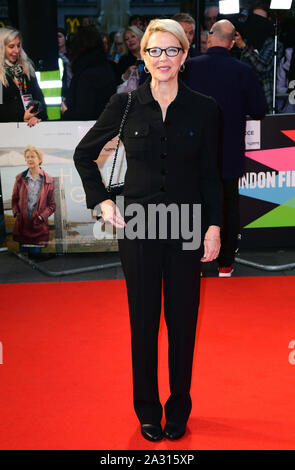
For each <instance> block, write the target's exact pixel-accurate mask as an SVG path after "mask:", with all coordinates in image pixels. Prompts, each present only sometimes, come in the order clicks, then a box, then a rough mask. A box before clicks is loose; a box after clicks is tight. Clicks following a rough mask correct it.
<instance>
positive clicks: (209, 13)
mask: <svg viewBox="0 0 295 470" xmlns="http://www.w3.org/2000/svg"><path fill="white" fill-rule="evenodd" d="M218 13H219V8H218V7H217V6H211V7H208V8H206V9H205V11H204V26H205V29H206V30H207V31H210V29H211V28H212V26H213V25H214V23H216V21H217V17H218Z"/></svg>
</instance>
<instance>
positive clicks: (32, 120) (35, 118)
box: [27, 116, 41, 127]
mask: <svg viewBox="0 0 295 470" xmlns="http://www.w3.org/2000/svg"><path fill="white" fill-rule="evenodd" d="M38 122H41V119H38V118H37V117H36V116H34V117H32V118H31V119H29V120H28V121H27V123H28V126H29V127H33V126H35V125H36V124H37V123H38Z"/></svg>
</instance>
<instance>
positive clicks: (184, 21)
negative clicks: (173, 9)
mask: <svg viewBox="0 0 295 470" xmlns="http://www.w3.org/2000/svg"><path fill="white" fill-rule="evenodd" d="M172 19H173V20H174V21H177V23H179V24H180V25H181V26H182V27H183V29H184V32H185V34H186V37H187V39H188V42H189V45H190V48H189V52H188V56H187V57H188V59H189V58H190V57H195V56H196V55H199V52H198V51H196V49H195V47H194V39H195V29H196V22H195V20H194V18H193V17H192V16H191V15H189V14H188V13H176V15H174V16H173V18H172Z"/></svg>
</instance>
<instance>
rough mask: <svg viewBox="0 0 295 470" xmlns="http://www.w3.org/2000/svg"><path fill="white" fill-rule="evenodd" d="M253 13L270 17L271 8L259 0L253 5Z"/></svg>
mask: <svg viewBox="0 0 295 470" xmlns="http://www.w3.org/2000/svg"><path fill="white" fill-rule="evenodd" d="M252 13H254V15H260V16H263V17H264V18H268V19H270V9H269V8H268V6H267V4H266V3H264V2H257V3H255V4H254V5H253V6H252Z"/></svg>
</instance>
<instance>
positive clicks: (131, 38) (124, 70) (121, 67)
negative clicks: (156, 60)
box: [118, 26, 143, 81]
mask: <svg viewBox="0 0 295 470" xmlns="http://www.w3.org/2000/svg"><path fill="white" fill-rule="evenodd" d="M142 36H143V32H142V31H141V30H140V29H138V28H137V26H129V27H128V28H127V29H126V30H125V32H124V36H123V38H124V47H125V50H126V51H127V52H126V53H125V54H124V55H123V56H122V57H121V58H120V60H119V62H118V71H119V75H120V77H121V78H122V79H123V81H126V80H128V78H129V76H130V74H131V72H132V70H133V69H134V68H136V67H137V65H136V62H137V61H138V60H140V59H141V55H140V41H141V38H142Z"/></svg>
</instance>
